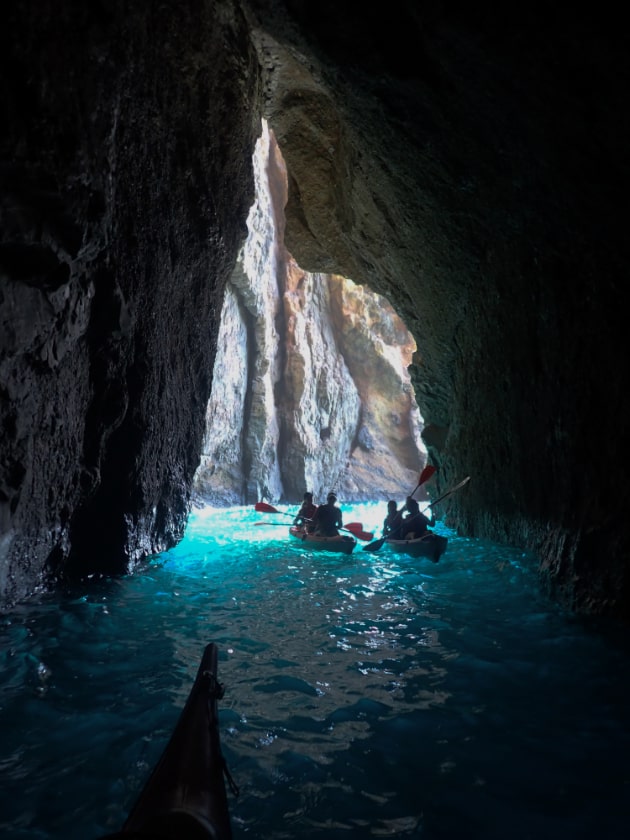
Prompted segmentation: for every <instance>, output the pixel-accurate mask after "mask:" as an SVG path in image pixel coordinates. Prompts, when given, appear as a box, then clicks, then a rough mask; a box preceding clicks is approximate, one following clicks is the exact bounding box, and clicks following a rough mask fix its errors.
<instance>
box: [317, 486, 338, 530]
mask: <svg viewBox="0 0 630 840" xmlns="http://www.w3.org/2000/svg"><path fill="white" fill-rule="evenodd" d="M336 501H337V497H336V496H335V494H334V493H329V494H328V496H327V497H326V504H325V505H320V506H319V507H318V508H317V513H316V514H315V517H314V520H313V524H314V526H315V533H316V534H318V535H319V536H320V537H335V536H337V535H338V534H339V531H338V529H339V528H342V527H343V519H342V516H341V511H340V510H339V508H338V507H337V505H336V504H335V502H336Z"/></svg>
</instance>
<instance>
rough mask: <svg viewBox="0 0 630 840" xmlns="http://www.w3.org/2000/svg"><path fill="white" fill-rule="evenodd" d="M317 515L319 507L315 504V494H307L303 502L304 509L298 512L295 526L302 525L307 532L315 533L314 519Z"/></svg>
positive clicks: (294, 521) (294, 522)
mask: <svg viewBox="0 0 630 840" xmlns="http://www.w3.org/2000/svg"><path fill="white" fill-rule="evenodd" d="M316 513H317V505H316V504H315V503H314V502H313V494H312V493H309V492H306V493H305V494H304V499H303V501H302V507H301V508H300V509H299V510H298V512H297V513H296V515H295V519H294V520H293V524H294V525H301V526H302V527H303V528H304V530H305V531H307V532H308V533H311V532H312V531H313V528H314V526H313V519H314V517H315V514H316Z"/></svg>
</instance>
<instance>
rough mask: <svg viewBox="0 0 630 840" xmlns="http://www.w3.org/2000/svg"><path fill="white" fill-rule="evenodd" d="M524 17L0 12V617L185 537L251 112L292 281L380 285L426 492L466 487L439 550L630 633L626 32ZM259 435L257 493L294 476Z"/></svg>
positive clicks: (402, 8) (410, 6) (241, 214)
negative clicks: (430, 478) (408, 347)
mask: <svg viewBox="0 0 630 840" xmlns="http://www.w3.org/2000/svg"><path fill="white" fill-rule="evenodd" d="M518 11H519V19H518V21H514V20H513V19H512V16H513V14H514V11H513V8H512V6H511V5H510V4H504V6H503V7H501V8H498V7H497V4H493V8H492V11H491V14H490V13H486V12H485V11H484V9H483V8H482V7H480V6H479V4H476V5H473V6H471V7H470V11H469V12H467V11H463V12H462V11H457V12H455V11H453V10H450V9H448V8H447V7H446V6H445V5H444V4H435V3H431V4H429V3H423V2H418V3H409V2H405V0H392V2H391V3H390V4H388V6H387V9H386V14H385V11H384V10H383V9H382V8H381V7H379V6H375V5H369V4H363V3H362V4H361V5H359V4H357V3H355V2H352V1H351V0H348V2H346V3H331V2H321V3H317V4H309V3H304V2H301V0H284V2H283V0H249V2H243V3H240V4H239V3H236V2H230V0H222V2H221V3H218V2H216V3H215V2H211V0H205V2H204V0H195V2H193V3H192V4H180V3H175V2H174V0H164V2H161V3H160V4H157V5H156V4H132V8H131V7H130V5H129V4H127V3H122V2H121V0H111V2H108V3H106V4H102V3H95V4H86V3H79V2H66V3H63V4H61V5H60V4H57V3H52V2H51V0H40V2H38V3H37V4H26V3H20V2H18V3H13V4H9V6H8V7H7V10H5V13H4V20H3V23H4V25H3V28H2V35H1V36H0V37H1V38H2V44H1V45H0V46H1V49H0V62H1V63H2V73H1V75H0V85H1V86H2V96H1V100H0V101H1V102H2V108H3V113H2V116H3V132H2V135H1V136H0V177H1V178H2V203H1V206H0V214H1V215H0V270H1V274H0V294H1V298H0V306H1V314H0V324H1V331H0V397H1V407H0V411H1V412H2V414H1V418H0V419H1V424H2V425H1V428H2V436H1V438H0V527H1V534H2V536H1V541H0V570H1V571H0V592H2V597H3V601H4V602H7V601H11V600H14V599H15V598H17V597H22V596H24V595H26V594H28V592H30V591H32V589H33V588H34V587H35V586H36V585H37V583H38V581H39V580H40V579H41V575H42V572H43V571H44V569H46V568H49V569H51V570H53V571H61V570H68V569H72V568H73V566H74V567H75V570H76V571H79V572H85V571H88V570H91V569H93V570H97V569H110V570H111V569H113V568H118V569H121V570H122V569H124V568H126V567H127V565H128V564H129V563H130V562H133V560H134V559H135V558H139V557H140V556H142V555H143V554H144V553H146V552H148V551H151V550H155V549H157V548H160V547H164V546H166V545H169V544H172V543H173V542H174V541H175V540H176V539H177V538H178V537H179V536H180V535H181V532H182V528H183V524H184V520H185V515H186V509H187V505H188V500H189V494H190V488H191V483H192V480H193V474H194V471H195V468H196V466H197V463H198V460H199V453H200V451H201V442H202V436H203V431H204V420H205V411H206V405H207V399H208V396H209V395H210V390H211V382H210V376H209V374H208V371H210V370H212V364H213V362H214V356H215V348H216V343H217V334H218V324H219V318H220V312H221V305H222V303H223V300H224V297H225V296H224V288H225V284H226V282H227V280H228V278H231V282H232V285H234V274H233V270H234V267H235V263H236V256H237V253H238V251H239V248H240V247H241V245H242V243H243V240H244V238H245V220H246V218H247V213H248V210H249V208H250V207H251V204H252V200H253V178H252V173H251V158H252V152H253V148H254V140H255V135H257V134H258V132H259V125H260V115H261V111H262V112H263V113H264V116H266V118H267V119H268V121H269V125H270V126H271V128H272V129H273V131H274V134H275V136H276V138H277V141H278V143H279V146H280V149H281V151H282V154H283V156H284V159H285V161H286V167H287V174H288V185H289V187H288V201H287V206H286V230H285V232H284V242H285V244H286V246H287V248H288V250H289V252H290V253H291V254H292V255H293V257H294V259H295V260H296V262H297V264H299V265H300V266H301V269H302V270H303V271H304V272H310V273H311V274H313V275H317V274H334V275H342V276H344V277H350V278H352V280H353V281H355V282H356V283H358V284H360V285H364V286H365V285H367V286H369V287H370V288H372V289H374V290H375V291H376V292H378V293H379V294H382V295H383V296H384V297H386V298H387V300H389V301H390V302H391V303H392V305H393V307H394V309H395V310H396V312H397V313H398V315H400V316H401V317H402V319H403V320H404V322H405V323H406V324H407V325H408V326H409V328H410V330H411V332H412V334H413V336H414V339H415V341H416V344H417V346H418V348H419V350H418V353H417V354H416V357H415V358H414V363H413V365H412V368H411V375H412V382H413V385H414V389H415V393H416V396H417V400H418V405H419V407H420V412H421V414H422V417H423V418H424V421H425V423H426V424H427V425H426V427H425V429H424V432H423V436H424V440H425V442H426V444H427V446H428V449H429V453H430V457H431V459H432V460H433V462H434V463H436V464H437V465H438V466H439V467H440V472H439V479H438V482H437V483H436V491H439V490H441V489H444V488H445V486H447V485H449V484H451V483H454V482H455V481H456V480H458V479H459V478H461V477H462V476H464V475H468V474H469V475H471V476H472V480H471V481H470V483H469V485H468V487H467V489H466V491H465V492H462V493H460V494H456V495H455V496H453V497H452V499H451V502H450V504H449V506H448V510H447V511H446V513H447V515H448V520H449V521H450V523H451V524H452V525H455V526H457V528H458V529H459V530H460V531H461V532H462V533H466V534H470V535H473V536H484V537H489V538H493V539H499V540H505V541H508V542H511V543H514V544H518V545H522V546H523V547H527V548H531V549H533V550H535V551H536V552H537V553H538V555H539V557H540V560H541V572H542V580H543V582H544V583H545V585H546V586H548V588H549V591H551V592H553V593H554V595H556V596H558V597H560V598H561V599H562V600H563V602H564V603H566V604H568V605H569V606H571V607H572V608H574V609H576V610H577V611H579V612H585V613H588V612H593V613H603V614H610V615H616V616H622V617H627V616H628V614H630V609H629V606H630V575H629V572H628V561H627V558H628V556H630V544H629V543H630V538H629V536H628V531H627V528H626V519H627V511H628V508H629V502H630V498H629V490H628V482H627V480H626V475H625V469H624V466H623V465H622V460H623V459H622V453H623V452H624V451H625V449H627V443H628V429H630V416H629V415H630V400H629V398H628V391H627V374H626V370H627V367H626V365H627V363H626V362H625V359H626V357H627V337H626V334H627V328H626V326H625V306H624V305H623V304H624V300H622V294H623V292H624V287H625V283H624V281H625V270H626V267H627V265H628V263H629V259H628V258H629V256H630V255H629V253H628V251H629V250H630V246H629V240H628V237H627V231H626V225H625V212H624V210H625V197H626V195H627V193H628V166H627V144H628V133H629V132H628V110H627V107H626V98H627V79H628V54H627V48H626V43H625V29H624V27H623V26H621V25H619V22H618V21H616V20H614V19H613V18H610V17H608V18H604V16H603V14H602V15H601V19H598V18H597V13H593V12H592V10H589V11H588V13H587V11H586V9H585V10H583V11H580V10H579V9H578V8H577V7H575V8H573V9H572V10H571V14H570V15H566V14H565V13H564V11H563V10H560V9H559V10H558V11H556V10H555V9H553V8H552V7H550V6H549V4H548V5H547V7H546V8H545V13H544V21H543V23H541V16H540V15H539V13H538V10H537V8H536V5H535V4H533V5H532V4H530V5H528V6H519V7H518ZM254 49H255V50H256V52H257V55H258V62H259V64H258V63H257V62H256V60H255V56H254ZM296 284H297V285H296V287H295V288H296V291H297V292H298V294H303V287H300V285H299V280H298V279H297V278H296ZM235 288H238V287H237V286H235ZM313 293H314V294H315V295H316V294H317V293H322V288H321V287H319V286H318V287H317V289H316V290H314V291H313ZM328 293H330V294H331V295H332V294H334V291H333V287H332V286H331V287H329V288H328ZM237 301H238V305H239V306H242V305H243V303H242V298H240V297H238V298H237ZM278 302H280V297H278ZM235 303H236V301H235ZM310 305H311V300H310V299H309V300H307V298H306V296H305V297H304V306H305V307H308V306H310ZM296 311H297V309H296ZM279 316H283V313H281V312H280V310H279ZM243 323H247V324H248V329H252V328H253V329H256V327H257V326H258V327H260V326H261V325H260V324H258V323H257V322H256V321H255V319H254V321H253V323H251V324H250V322H249V321H247V320H244V321H243ZM297 326H299V324H298V321H297V320H296V327H297ZM347 339H348V341H354V336H352V335H350V334H348V336H347ZM250 346H253V345H251V344H250ZM264 363H265V362H264V361H258V362H256V364H264ZM250 364H253V362H252V361H251V360H250ZM280 369H281V370H285V362H282V364H281V366H280V368H279V370H280ZM349 373H350V378H351V379H353V381H354V382H355V383H356V381H357V380H356V379H355V377H354V374H352V372H351V371H349ZM277 374H278V371H275V372H274V374H273V375H272V377H271V381H273V382H278V383H280V382H281V378H277ZM293 374H294V375H295V376H299V375H300V372H299V370H296V371H294V372H293ZM332 375H333V372H332V371H331V376H332ZM250 380H251V382H252V383H256V382H257V380H256V377H255V376H252V377H251V378H250ZM250 380H248V381H250ZM226 386H227V383H226ZM259 387H260V388H261V389H262V391H263V392H265V393H264V394H261V399H260V403H261V405H264V404H265V399H266V398H267V397H265V394H266V391H265V389H266V387H267V386H266V385H265V384H264V380H262V381H261V382H260V384H259ZM323 397H324V400H323V401H325V400H326V399H331V398H332V391H331V389H330V384H328V385H327V386H326V390H325V393H324V394H323ZM279 421H280V422H282V418H279ZM370 422H371V421H370ZM252 428H253V427H252V426H251V425H250V427H249V431H248V435H251V434H252ZM263 429H266V430H267V431H265V432H263ZM256 434H257V437H256V438H255V441H254V440H252V445H251V450H250V451H251V457H252V458H257V459H259V462H260V465H261V466H260V468H259V469H257V470H256V471H254V472H252V470H251V469H250V465H248V464H244V467H243V477H244V478H245V479H246V481H247V480H248V477H249V476H250V475H255V476H256V479H255V480H256V482H259V484H258V485H256V486H254V487H249V488H246V491H247V493H253V492H254V491H255V490H258V489H259V488H262V486H263V482H265V483H266V486H267V488H268V491H269V493H271V494H274V493H276V492H278V493H280V492H285V491H284V488H282V489H281V484H280V476H281V475H282V474H283V470H282V469H281V467H280V466H279V463H280V462H281V461H282V459H283V458H286V457H287V453H286V452H283V451H277V450H276V449H275V447H274V438H273V434H271V427H270V426H269V425H268V424H267V422H266V419H265V418H264V417H261V418H260V429H259V431H258V432H257V433H256ZM274 434H275V433H274ZM278 434H280V430H278ZM278 439H280V438H278ZM303 439H304V441H307V440H308V436H307V435H305V436H304V438H303ZM254 442H255V443H256V446H254V445H253V443H254ZM226 445H227V443H226ZM304 445H305V446H306V445H307V444H306V443H305V444H304ZM88 549H89V550H88Z"/></svg>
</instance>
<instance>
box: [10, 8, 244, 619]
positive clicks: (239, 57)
mask: <svg viewBox="0 0 630 840" xmlns="http://www.w3.org/2000/svg"><path fill="white" fill-rule="evenodd" d="M1 38H2V43H1V45H0V63H1V73H0V86H1V88H0V90H1V96H0V100H1V103H2V126H3V128H2V134H1V136H0V179H1V183H2V189H1V195H2V199H1V205H0V313H1V314H0V350H1V353H0V397H1V409H0V410H1V426H0V428H1V429H2V435H1V436H0V465H1V471H0V533H1V538H0V598H1V599H2V603H10V602H12V601H14V600H16V599H17V598H20V597H23V596H25V595H26V594H28V593H29V592H31V591H33V589H34V588H35V587H36V586H37V585H39V584H41V582H42V581H44V580H46V579H47V577H48V576H49V575H50V574H56V573H60V572H62V573H63V574H64V575H69V574H80V575H84V574H88V573H90V572H102V571H106V572H111V571H123V570H124V569H127V568H130V567H131V566H132V565H133V563H134V562H135V561H136V560H138V559H140V558H141V557H144V556H146V555H147V554H149V553H152V552H155V551H159V550H161V549H164V548H168V547H170V546H172V545H174V544H175V543H176V541H177V540H178V539H179V538H181V536H182V534H183V530H184V527H185V522H186V517H187V514H188V509H189V499H190V492H191V481H192V478H193V474H194V471H195V469H196V467H197V464H198V461H199V452H200V449H201V439H202V435H203V430H204V423H203V420H204V412H205V406H206V403H207V400H208V396H209V393H210V387H211V371H212V364H213V361H214V352H215V347H216V335H217V331H218V325H219V316H220V311H221V302H222V300H223V289H224V285H225V282H226V280H227V277H228V276H229V274H230V272H231V270H232V268H233V265H234V260H235V258H236V254H237V251H238V248H239V247H240V244H241V242H242V239H243V237H244V235H245V227H244V219H245V217H246V214H247V210H248V208H249V206H250V204H251V201H252V198H253V180H252V175H251V156H252V152H253V148H254V143H255V139H256V136H257V134H258V132H259V130H260V129H259V126H260V113H259V111H257V106H256V102H257V86H258V84H259V76H258V66H257V62H256V59H255V55H254V52H253V50H252V47H251V43H250V40H249V38H248V32H247V28H246V26H245V24H244V20H243V17H242V15H241V14H240V10H239V8H238V6H237V5H236V4H232V3H221V4H215V3H208V2H192V3H189V4H184V5H182V4H180V3H176V2H162V3H160V4H159V5H158V4H153V3H138V4H131V5H130V4H127V3H124V2H117V0H113V2H107V3H98V2H97V3H94V4H86V3H79V2H64V3H62V4H59V3H53V2H41V3H36V4H33V3H26V2H22V3H20V2H18V3H14V4H11V6H10V7H8V8H7V9H5V10H4V11H3V24H2V35H1ZM217 57H220V61H217Z"/></svg>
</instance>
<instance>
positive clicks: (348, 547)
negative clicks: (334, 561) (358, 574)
mask: <svg viewBox="0 0 630 840" xmlns="http://www.w3.org/2000/svg"><path fill="white" fill-rule="evenodd" d="M289 534H290V535H291V537H292V538H293V539H294V540H297V541H299V542H300V543H301V544H302V545H303V546H304V547H305V548H310V549H311V550H312V551H332V552H334V553H336V554H339V553H342V554H352V552H353V551H354V547H355V545H356V544H357V541H356V540H355V539H354V537H346V536H342V535H341V534H338V535H337V536H335V537H318V536H315V534H306V533H304V531H303V530H302V528H299V527H296V526H295V525H294V526H292V527H291V528H289Z"/></svg>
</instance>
